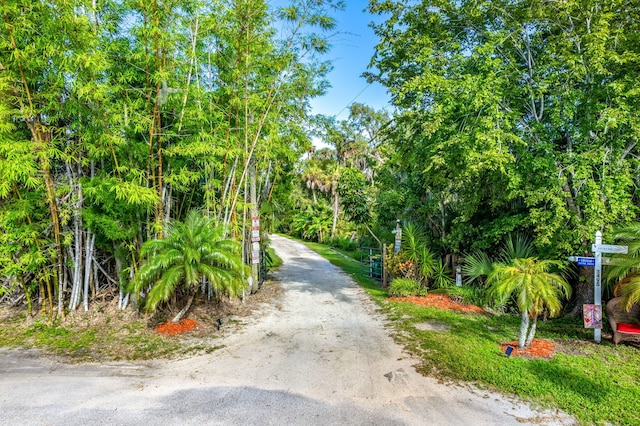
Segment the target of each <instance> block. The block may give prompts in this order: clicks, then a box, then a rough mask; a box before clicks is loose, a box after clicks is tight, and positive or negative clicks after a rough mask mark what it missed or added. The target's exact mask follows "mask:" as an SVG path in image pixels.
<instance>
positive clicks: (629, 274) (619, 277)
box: [605, 223, 640, 311]
mask: <svg viewBox="0 0 640 426" xmlns="http://www.w3.org/2000/svg"><path fill="white" fill-rule="evenodd" d="M614 238H615V239H616V241H619V242H622V243H624V244H625V245H627V246H628V247H629V252H628V254H626V255H619V256H617V257H616V263H615V264H614V265H612V266H607V269H606V270H605V277H606V278H607V280H608V281H610V282H614V283H616V286H615V289H614V294H615V295H616V296H620V297H622V300H623V301H622V306H624V308H625V309H626V310H627V311H628V310H629V309H631V307H632V306H633V305H634V304H636V303H638V302H640V223H634V224H631V225H628V226H625V227H623V228H620V229H618V230H617V231H615V232H614Z"/></svg>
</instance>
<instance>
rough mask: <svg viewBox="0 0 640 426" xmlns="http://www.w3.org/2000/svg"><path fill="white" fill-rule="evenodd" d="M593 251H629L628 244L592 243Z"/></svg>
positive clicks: (625, 252)
mask: <svg viewBox="0 0 640 426" xmlns="http://www.w3.org/2000/svg"><path fill="white" fill-rule="evenodd" d="M591 251H593V252H597V251H599V252H600V253H621V254H627V253H628V252H629V247H628V246H616V245H613V244H592V245H591Z"/></svg>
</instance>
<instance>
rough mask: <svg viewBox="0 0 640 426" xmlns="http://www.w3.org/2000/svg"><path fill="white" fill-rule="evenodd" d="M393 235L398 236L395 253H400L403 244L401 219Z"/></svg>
mask: <svg viewBox="0 0 640 426" xmlns="http://www.w3.org/2000/svg"><path fill="white" fill-rule="evenodd" d="M391 233H393V234H396V241H395V243H394V244H393V252H394V253H399V252H400V245H401V244H402V227H401V226H400V219H398V220H396V229H394V230H393V231H391Z"/></svg>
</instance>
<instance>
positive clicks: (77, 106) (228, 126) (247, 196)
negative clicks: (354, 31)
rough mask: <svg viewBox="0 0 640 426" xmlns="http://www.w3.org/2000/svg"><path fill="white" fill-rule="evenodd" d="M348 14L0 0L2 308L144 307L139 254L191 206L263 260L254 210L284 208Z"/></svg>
mask: <svg viewBox="0 0 640 426" xmlns="http://www.w3.org/2000/svg"><path fill="white" fill-rule="evenodd" d="M340 8H342V4H341V2H339V1H336V2H334V1H321V2H318V1H309V0H293V1H291V2H288V4H287V5H286V7H285V6H283V7H277V8H276V7H275V6H271V5H269V4H267V2H265V1H261V0H220V1H201V0H180V1H177V0H152V1H138V0H100V1H95V0H93V1H90V0H75V1H58V0H53V1H50V2H40V1H36V2H33V1H23V0H8V1H5V2H3V3H2V8H1V10H2V12H1V13H2V23H1V24H0V271H2V274H1V276H0V297H2V298H3V299H2V300H4V301H9V302H11V303H13V304H21V303H23V302H25V305H27V306H28V309H29V314H32V313H33V314H36V313H37V312H38V308H41V311H42V312H43V313H45V314H46V315H47V316H48V318H49V320H52V319H53V318H54V317H56V316H61V315H64V314H65V313H66V312H69V311H74V310H76V309H77V308H78V306H79V305H80V304H82V305H83V306H84V310H89V309H90V305H91V302H92V301H93V300H94V298H96V297H99V296H101V295H102V294H104V293H107V294H112V293H113V289H114V288H115V293H116V294H119V303H118V305H119V306H120V307H121V308H124V307H126V306H127V305H128V304H129V306H131V305H132V304H131V303H129V302H130V301H134V302H136V303H134V304H133V306H137V305H138V303H143V302H144V300H143V298H144V297H145V293H146V292H147V291H148V289H147V288H144V287H143V286H140V285H138V286H136V285H133V286H131V285H130V282H131V281H135V279H134V278H135V276H136V274H137V271H138V270H139V269H140V268H141V266H142V263H143V259H142V254H143V252H142V248H143V247H144V246H145V243H146V242H148V241H152V240H154V239H157V240H161V239H162V238H163V237H165V236H166V235H165V234H166V230H167V229H169V227H170V225H171V223H172V222H173V221H176V222H180V221H183V220H184V219H185V218H186V217H187V214H188V213H189V212H190V211H192V210H198V211H200V212H202V213H203V214H204V216H206V217H207V218H210V219H212V220H214V221H215V222H216V224H218V225H219V226H220V227H221V229H222V230H223V233H224V236H225V237H226V238H230V239H234V240H237V241H238V242H240V244H241V247H242V251H241V256H240V260H241V261H243V262H245V263H251V264H255V263H256V262H254V261H252V257H253V258H255V255H254V254H253V255H252V253H253V252H258V251H257V250H252V248H251V238H250V237H251V225H252V222H251V218H252V217H256V216H262V218H263V220H262V228H263V229H265V228H266V229H268V228H269V226H270V217H271V216H269V215H266V214H263V215H260V209H262V211H263V212H264V211H274V210H276V209H277V208H278V207H277V206H282V205H285V206H286V205H287V203H288V192H289V190H290V188H291V185H292V184H291V181H292V178H293V174H292V173H291V172H292V171H293V169H294V166H295V164H296V161H297V160H298V158H299V157H300V156H301V154H302V153H303V152H305V151H306V150H307V149H308V147H310V146H311V142H310V137H309V136H308V134H307V132H306V130H305V123H306V121H307V119H306V117H307V115H308V109H309V108H308V101H309V99H310V98H312V97H314V96H317V95H319V94H321V93H322V92H323V90H324V87H325V85H326V82H325V81H324V76H325V75H326V72H327V71H328V70H329V64H328V63H325V62H324V61H323V60H322V54H323V53H325V52H326V51H327V50H328V48H329V36H330V34H331V29H332V28H333V27H334V25H335V22H334V19H333V18H332V17H331V15H330V13H333V12H334V11H335V10H338V9H340ZM161 246H162V244H161V243H160V245H156V246H155V247H154V249H158V250H160V249H162V247H161ZM263 249H264V247H261V250H260V251H262V250H263ZM185 258H190V259H194V258H195V257H193V256H191V257H188V256H187V257H185ZM185 268H186V267H185ZM256 269H257V268H254V270H253V271H252V275H253V277H252V278H253V279H252V283H251V286H250V288H247V289H246V291H247V292H248V291H255V290H256V289H257V281H258V277H257V276H256ZM187 270H189V269H188V268H187ZM191 270H195V269H191ZM198 270H199V271H200V272H201V273H203V274H204V272H203V271H204V270H203V269H198ZM205 275H206V274H205ZM190 278H193V279H194V280H196V281H197V280H199V279H202V277H190ZM211 278H212V277H209V279H211ZM245 278H248V277H245ZM204 281H206V280H204ZM145 283H147V282H145ZM149 284H152V283H149ZM247 286H248V285H247ZM205 287H206V286H205ZM216 288H222V287H221V286H216ZM132 289H133V290H132ZM234 293H235V292H234ZM165 296H166V295H165ZM166 299H167V298H166V297H164V298H162V300H166ZM32 301H34V302H36V303H33V304H32ZM157 301H158V300H155V301H154V302H153V303H156V302H157ZM32 305H34V306H33V307H32Z"/></svg>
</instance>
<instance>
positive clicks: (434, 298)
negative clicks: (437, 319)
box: [389, 293, 484, 314]
mask: <svg viewBox="0 0 640 426" xmlns="http://www.w3.org/2000/svg"><path fill="white" fill-rule="evenodd" d="M389 300H393V301H396V302H411V303H414V304H416V305H420V306H433V307H436V308H439V309H449V310H454V311H460V312H473V313H478V314H481V313H483V312H484V310H483V309H482V308H480V307H479V306H475V305H465V304H463V303H461V302H458V301H456V300H452V299H451V297H449V295H448V294H432V293H429V294H427V295H426V296H408V297H390V298H389Z"/></svg>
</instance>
